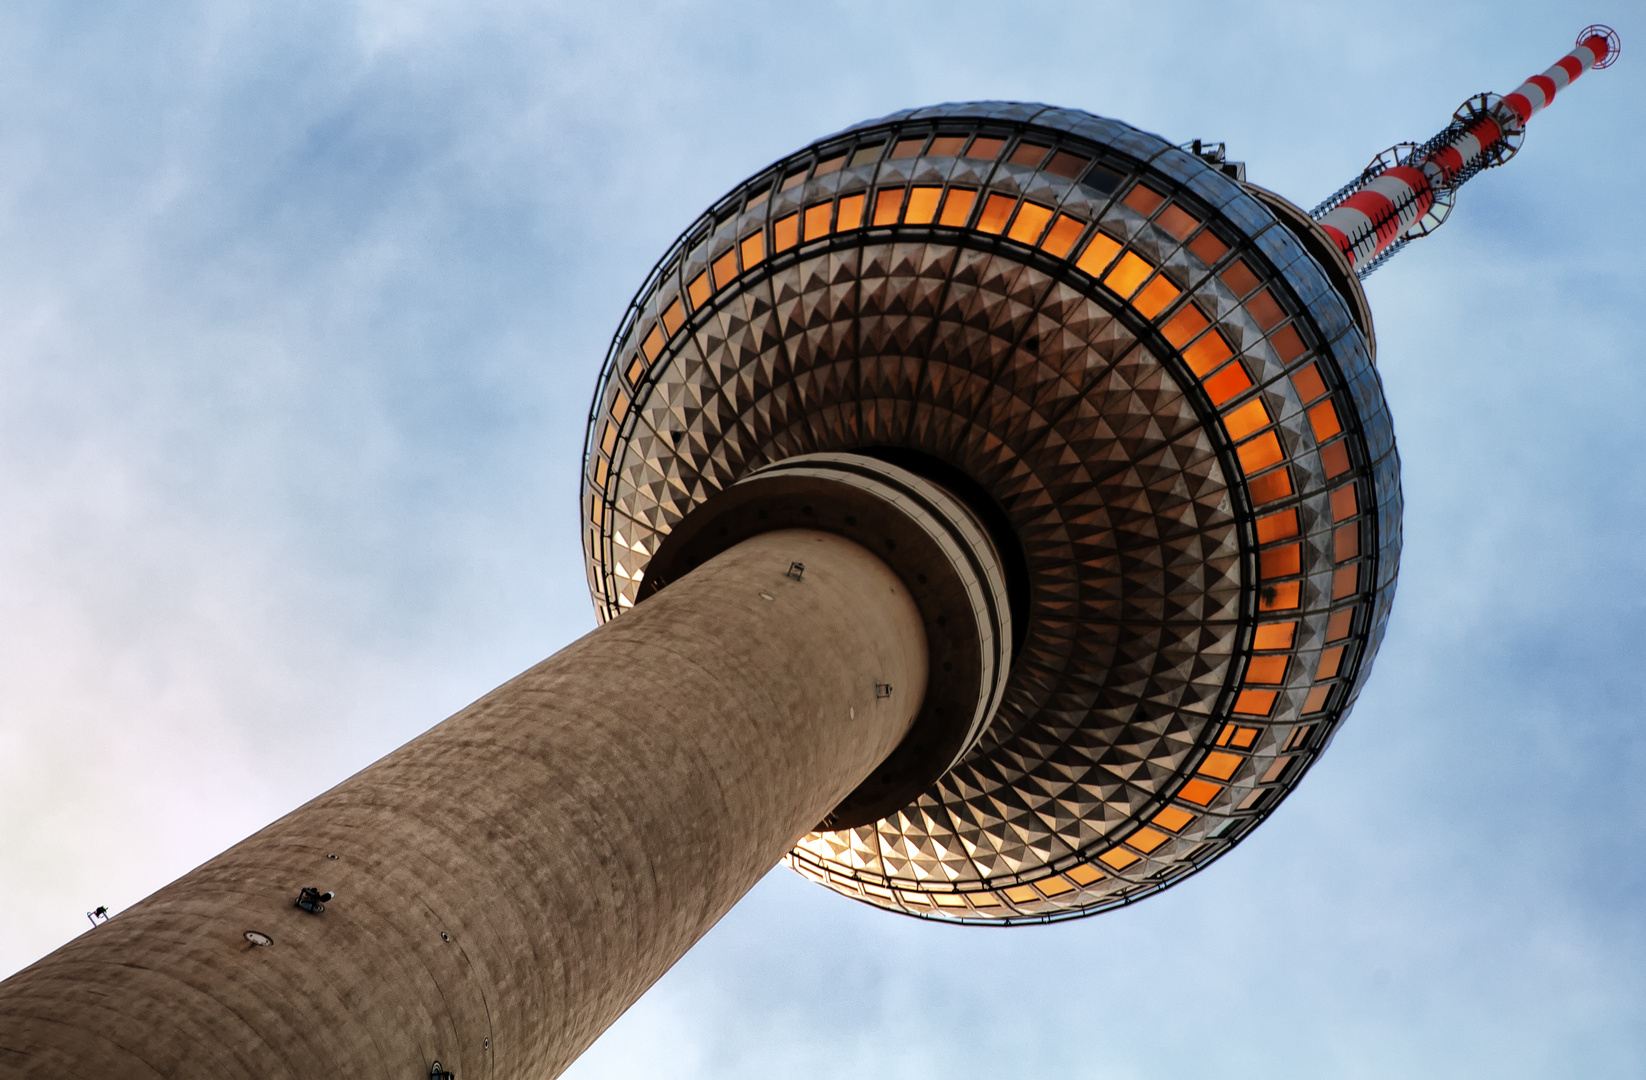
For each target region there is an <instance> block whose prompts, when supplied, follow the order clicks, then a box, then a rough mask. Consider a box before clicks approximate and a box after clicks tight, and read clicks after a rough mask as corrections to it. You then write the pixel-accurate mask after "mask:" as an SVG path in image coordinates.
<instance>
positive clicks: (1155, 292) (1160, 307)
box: [1132, 274, 1182, 319]
mask: <svg viewBox="0 0 1646 1080" xmlns="http://www.w3.org/2000/svg"><path fill="white" fill-rule="evenodd" d="M1181 292H1182V290H1181V289H1179V288H1178V287H1177V286H1176V285H1173V284H1172V283H1171V282H1170V281H1168V280H1166V275H1165V274H1161V275H1159V276H1158V277H1156V278H1155V279H1154V280H1153V281H1151V282H1149V283H1148V284H1147V285H1145V286H1144V287H1143V291H1142V292H1140V293H1138V294H1137V297H1136V298H1135V299H1134V300H1133V301H1132V306H1133V307H1134V308H1136V309H1137V310H1138V311H1140V312H1142V314H1143V317H1144V318H1145V319H1152V318H1154V317H1155V316H1156V315H1159V314H1160V313H1161V312H1162V311H1165V310H1166V309H1167V308H1168V307H1169V306H1171V303H1172V301H1173V300H1176V299H1177V297H1178V294H1179V293H1181Z"/></svg>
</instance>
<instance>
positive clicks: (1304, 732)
mask: <svg viewBox="0 0 1646 1080" xmlns="http://www.w3.org/2000/svg"><path fill="white" fill-rule="evenodd" d="M1313 730H1314V725H1313V724H1304V725H1303V726H1302V727H1295V728H1293V729H1292V734H1291V736H1290V737H1289V738H1287V740H1286V745H1285V746H1284V747H1282V748H1281V749H1283V750H1286V751H1292V750H1296V749H1297V748H1298V747H1300V746H1302V745H1303V740H1304V739H1307V738H1308V737H1309V732H1311V731H1313Z"/></svg>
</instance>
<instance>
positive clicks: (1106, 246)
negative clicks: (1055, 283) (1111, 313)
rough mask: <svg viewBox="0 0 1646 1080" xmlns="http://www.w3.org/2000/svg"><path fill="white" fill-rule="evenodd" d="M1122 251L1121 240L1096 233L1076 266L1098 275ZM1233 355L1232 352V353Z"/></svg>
mask: <svg viewBox="0 0 1646 1080" xmlns="http://www.w3.org/2000/svg"><path fill="white" fill-rule="evenodd" d="M1119 251H1120V242H1119V241H1117V240H1116V239H1115V238H1114V237H1112V236H1109V235H1108V234H1106V233H1094V234H1093V235H1092V239H1091V242H1090V243H1088V244H1087V245H1086V250H1085V251H1083V252H1081V254H1080V260H1079V261H1078V262H1076V263H1075V266H1077V267H1079V268H1080V269H1082V270H1084V271H1086V273H1088V274H1090V275H1092V277H1096V276H1097V275H1098V274H1100V273H1102V272H1103V268H1104V267H1105V266H1108V265H1109V262H1110V261H1111V260H1112V259H1113V258H1114V257H1115V255H1116V254H1118V253H1119ZM1231 355H1232V354H1231Z"/></svg>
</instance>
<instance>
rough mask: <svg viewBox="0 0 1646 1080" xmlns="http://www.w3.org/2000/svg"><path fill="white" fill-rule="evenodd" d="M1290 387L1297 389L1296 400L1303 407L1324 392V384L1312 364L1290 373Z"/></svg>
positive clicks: (1317, 370)
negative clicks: (1301, 403) (1300, 402)
mask: <svg viewBox="0 0 1646 1080" xmlns="http://www.w3.org/2000/svg"><path fill="white" fill-rule="evenodd" d="M1292 385H1293V386H1295V387H1296V388H1297V396H1298V399H1299V400H1300V401H1302V402H1303V404H1305V405H1307V404H1308V403H1309V402H1311V401H1313V400H1314V399H1315V398H1317V397H1319V396H1320V395H1321V394H1324V393H1325V392H1326V382H1325V380H1324V379H1322V378H1321V377H1320V371H1319V369H1317V368H1316V367H1315V365H1313V364H1310V365H1309V366H1308V367H1305V368H1300V369H1298V370H1297V371H1294V372H1292Z"/></svg>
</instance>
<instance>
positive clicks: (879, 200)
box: [874, 188, 903, 225]
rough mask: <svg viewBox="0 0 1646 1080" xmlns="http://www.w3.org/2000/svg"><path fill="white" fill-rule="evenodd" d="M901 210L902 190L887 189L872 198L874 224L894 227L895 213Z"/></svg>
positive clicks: (895, 221)
mask: <svg viewBox="0 0 1646 1080" xmlns="http://www.w3.org/2000/svg"><path fill="white" fill-rule="evenodd" d="M902 209H903V189H902V188H887V189H886V190H884V191H881V192H880V193H879V194H878V195H876V196H875V197H874V223H875V224H876V225H896V224H897V213H898V211H899V210H902Z"/></svg>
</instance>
